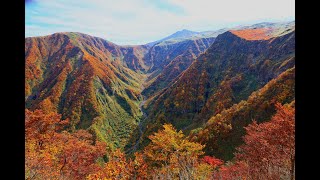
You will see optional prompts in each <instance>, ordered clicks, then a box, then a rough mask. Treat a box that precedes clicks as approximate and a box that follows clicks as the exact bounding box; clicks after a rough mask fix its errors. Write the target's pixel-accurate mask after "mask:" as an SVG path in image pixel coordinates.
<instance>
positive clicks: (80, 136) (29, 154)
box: [25, 110, 105, 179]
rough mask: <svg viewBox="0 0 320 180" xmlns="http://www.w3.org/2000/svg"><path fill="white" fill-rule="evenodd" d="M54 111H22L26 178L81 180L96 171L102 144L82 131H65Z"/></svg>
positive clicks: (63, 121) (64, 121) (62, 122)
mask: <svg viewBox="0 0 320 180" xmlns="http://www.w3.org/2000/svg"><path fill="white" fill-rule="evenodd" d="M67 124H68V120H61V115H59V114H57V113H49V114H46V113H44V112H43V111H41V110H36V111H33V112H32V111H29V110H26V120H25V129H26V130H25V132H26V136H25V137H26V139H25V144H26V146H25V147H26V148H25V157H26V159H25V172H26V174H25V176H26V179H83V178H85V177H86V176H87V175H88V174H90V173H92V172H94V171H96V170H97V168H98V165H97V164H96V163H95V162H96V160H97V159H98V158H99V157H102V156H103V155H104V153H105V145H104V144H103V143H101V142H98V141H96V142H94V141H93V140H92V135H91V134H89V133H88V132H87V131H85V130H78V131H76V132H74V133H69V132H67V131H65V130H64V128H65V127H66V125H67Z"/></svg>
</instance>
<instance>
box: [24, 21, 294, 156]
mask: <svg viewBox="0 0 320 180" xmlns="http://www.w3.org/2000/svg"><path fill="white" fill-rule="evenodd" d="M25 63H26V72H25V74H26V84H25V101H26V108H27V109H30V110H35V109H42V110H44V111H46V112H58V113H60V114H62V117H63V118H69V119H70V121H71V124H70V127H69V130H70V131H75V130H76V129H87V130H89V132H91V133H92V134H93V135H94V137H95V138H98V139H99V140H101V141H104V142H106V143H107V144H108V146H109V147H110V148H111V149H114V148H122V149H124V150H126V151H127V152H128V153H133V152H135V151H137V150H139V149H142V148H143V147H144V146H146V145H147V144H148V143H149V140H148V138H147V137H148V136H149V135H151V134H152V133H153V132H156V131H157V130H158V129H159V128H161V126H162V125H163V124H164V123H171V124H173V126H174V127H175V128H177V129H178V130H182V131H184V133H186V134H188V135H189V138H190V139H191V140H192V141H198V142H201V143H202V144H205V145H206V148H205V150H206V152H207V153H208V154H211V155H215V156H216V157H219V158H222V159H225V160H229V159H231V158H232V156H233V153H234V151H235V148H236V147H237V146H239V145H241V143H242V139H241V137H242V136H243V134H244V130H243V127H245V126H246V125H248V124H249V123H250V122H252V121H253V120H258V121H259V122H263V121H265V120H268V119H270V117H271V116H272V115H273V114H274V113H275V107H274V104H275V103H276V102H280V103H282V104H284V103H293V102H294V99H295V98H294V93H295V92H294V77H295V72H294V71H295V22H287V23H259V24H255V25H250V26H240V27H236V28H230V29H221V30H217V31H205V32H194V31H189V30H182V31H178V32H176V33H174V34H172V35H170V36H168V37H165V38H163V39H161V40H158V41H155V42H150V43H147V44H145V45H134V46H120V45H117V44H114V43H112V42H110V41H107V40H104V39H102V38H98V37H93V36H90V35H86V34H82V33H77V32H62V33H55V34H52V35H48V36H42V37H28V38H26V39H25Z"/></svg>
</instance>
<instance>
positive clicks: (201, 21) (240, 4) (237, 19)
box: [26, 0, 295, 44]
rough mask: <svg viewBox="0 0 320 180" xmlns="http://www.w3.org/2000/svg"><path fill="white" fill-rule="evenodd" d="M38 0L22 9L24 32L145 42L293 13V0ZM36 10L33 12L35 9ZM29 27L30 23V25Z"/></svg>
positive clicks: (121, 41) (279, 18)
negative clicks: (165, 5) (162, 3)
mask: <svg viewBox="0 0 320 180" xmlns="http://www.w3.org/2000/svg"><path fill="white" fill-rule="evenodd" d="M163 1H166V2H167V3H169V4H171V5H173V6H175V7H179V8H180V9H183V11H184V13H183V14H179V13H177V12H174V10H172V11H170V7H168V8H169V9H164V8H163V7H158V8H157V7H156V6H155V4H152V3H154V1H146V0H68V1H62V0H55V1H54V0H41V1H38V2H36V4H37V5H36V6H34V7H27V8H26V12H27V14H26V22H27V27H26V36H38V35H45V34H50V33H54V32H61V31H62V32H65V31H77V32H83V33H87V34H91V35H95V36H99V37H102V38H105V39H107V40H110V41H113V42H115V43H118V44H143V43H147V42H150V41H153V40H157V39H160V38H162V37H164V36H167V35H169V34H171V33H174V32H175V31H177V30H180V29H182V28H185V29H190V30H196V31H205V30H214V29H218V28H223V27H225V26H228V27H231V26H234V25H239V24H241V23H253V22H259V21H274V20H284V19H285V18H288V17H294V13H295V1H294V0H264V1H262V0H241V1H240V0H221V1H217V0H163ZM35 12H36V13H35ZM31 27H32V28H31Z"/></svg>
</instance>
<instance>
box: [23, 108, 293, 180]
mask: <svg viewBox="0 0 320 180" xmlns="http://www.w3.org/2000/svg"><path fill="white" fill-rule="evenodd" d="M293 104H294V102H293V103H291V104H290V105H281V104H279V103H277V104H276V109H277V112H276V114H275V115H274V116H273V117H272V118H271V120H270V121H266V122H264V123H260V124H258V123H257V122H255V121H254V122H253V123H252V124H250V125H249V126H247V127H245V129H246V135H245V136H244V137H243V139H244V144H243V145H241V146H240V147H238V148H237V153H236V154H235V158H234V159H233V160H232V161H228V162H224V161H223V160H221V159H218V158H216V157H212V156H208V155H205V154H204V152H203V148H204V147H205V145H202V144H199V143H197V142H192V141H190V140H189V138H188V137H187V136H185V135H184V134H183V133H182V131H181V130H180V131H177V130H176V129H175V128H174V127H173V126H172V125H171V124H164V125H163V127H162V129H160V130H159V131H158V132H156V133H154V134H153V135H150V136H149V139H150V143H149V145H148V146H146V147H145V148H144V150H143V151H141V152H136V153H135V154H134V156H133V157H127V156H126V154H125V153H123V152H122V151H121V150H120V149H117V150H115V151H109V150H108V151H107V149H106V145H105V144H104V143H101V142H99V141H96V140H93V137H92V135H91V134H90V133H88V132H87V131H85V130H78V131H75V132H73V133H69V132H67V131H66V127H68V124H69V123H68V120H61V116H60V115H59V114H56V113H44V112H43V111H41V110H36V111H33V112H32V111H29V110H26V122H25V124H26V151H25V153H26V160H25V167H26V179H89V180H100V179H125V180H127V179H138V180H142V179H223V180H229V179H230V180H235V179H255V180H256V179H257V180H259V179H294V167H295V165H294V164H295V143H294V133H295V110H294V107H292V106H293ZM103 155H106V157H107V160H105V158H102V157H103Z"/></svg>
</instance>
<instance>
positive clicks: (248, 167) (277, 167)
mask: <svg viewBox="0 0 320 180" xmlns="http://www.w3.org/2000/svg"><path fill="white" fill-rule="evenodd" d="M276 107H277V113H276V114H275V115H274V116H273V117H272V119H271V120H270V121H268V122H265V123H261V124H257V122H253V123H252V124H250V125H249V126H247V127H246V128H245V129H246V131H247V134H246V135H245V136H244V144H243V145H242V146H240V147H239V148H238V152H237V153H236V157H235V159H236V162H235V163H234V164H231V165H229V166H228V165H226V166H224V167H222V168H221V170H220V172H219V173H218V174H219V176H221V177H223V179H242V178H245V179H294V172H295V135H294V134H295V109H294V108H293V107H290V106H289V105H286V106H282V105H281V104H277V105H276Z"/></svg>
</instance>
